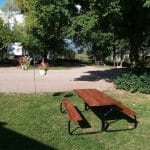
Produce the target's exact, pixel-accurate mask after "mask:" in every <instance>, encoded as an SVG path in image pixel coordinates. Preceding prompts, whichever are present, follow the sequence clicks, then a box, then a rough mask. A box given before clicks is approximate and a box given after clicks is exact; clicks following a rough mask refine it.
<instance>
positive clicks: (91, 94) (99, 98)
mask: <svg viewBox="0 0 150 150" xmlns="http://www.w3.org/2000/svg"><path fill="white" fill-rule="evenodd" d="M75 92H76V93H77V95H78V96H79V97H80V98H81V99H82V100H83V101H85V102H86V103H87V104H88V105H89V106H108V105H115V106H117V107H118V108H119V109H120V111H121V112H123V113H124V114H126V115H129V116H130V115H131V116H134V115H136V114H137V113H136V112H134V111H133V110H131V109H130V108H128V107H126V106H124V105H123V104H122V103H121V102H120V101H117V100H115V99H114V98H112V97H110V96H108V95H106V94H105V93H103V92H101V91H98V90H96V89H75Z"/></svg>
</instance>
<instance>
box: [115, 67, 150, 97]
mask: <svg viewBox="0 0 150 150" xmlns="http://www.w3.org/2000/svg"><path fill="white" fill-rule="evenodd" d="M148 70H149V69H147V68H145V69H144V68H141V69H140V68H137V69H135V70H130V71H127V72H126V73H123V74H122V75H121V77H118V78H117V79H116V80H115V81H114V84H115V85H116V87H117V88H118V89H124V90H126V91H131V92H136V91H138V92H140V93H145V94H150V73H149V71H148Z"/></svg>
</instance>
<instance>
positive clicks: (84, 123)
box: [71, 106, 101, 135]
mask: <svg viewBox="0 0 150 150" xmlns="http://www.w3.org/2000/svg"><path fill="white" fill-rule="evenodd" d="M75 108H76V110H77V111H78V112H79V114H80V115H81V117H82V119H83V120H82V121H79V122H78V124H79V127H76V128H75V129H74V130H72V132H71V134H72V135H86V134H96V133H100V132H101V131H89V132H88V131H87V132H81V133H75V131H76V130H77V129H79V128H81V129H87V128H91V125H90V124H89V122H88V121H87V119H86V118H85V117H84V115H83V114H82V113H81V111H80V110H79V109H78V108H77V107H76V106H75Z"/></svg>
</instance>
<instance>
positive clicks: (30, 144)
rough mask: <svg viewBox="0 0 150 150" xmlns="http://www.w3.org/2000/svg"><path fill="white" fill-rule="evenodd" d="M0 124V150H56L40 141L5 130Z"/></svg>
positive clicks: (3, 124)
mask: <svg viewBox="0 0 150 150" xmlns="http://www.w3.org/2000/svg"><path fill="white" fill-rule="evenodd" d="M6 124H7V123H4V122H0V150H56V149H55V148H53V147H50V146H48V145H45V144H43V143H41V142H39V141H36V140H34V139H32V138H29V137H27V136H25V135H22V134H20V133H17V132H15V131H13V130H10V129H8V128H5V127H4V126H5V125H6Z"/></svg>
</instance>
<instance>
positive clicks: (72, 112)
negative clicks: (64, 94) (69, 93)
mask: <svg viewBox="0 0 150 150" xmlns="http://www.w3.org/2000/svg"><path fill="white" fill-rule="evenodd" d="M62 105H63V107H64V109H65V111H63V109H62ZM60 110H61V112H62V113H63V112H66V113H67V114H68V119H69V122H68V133H69V134H71V130H70V121H72V122H79V121H82V120H83V118H82V117H81V115H80V113H79V112H78V111H77V109H76V107H75V106H74V105H73V104H72V102H71V100H70V99H68V98H64V99H62V100H61V104H60Z"/></svg>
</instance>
